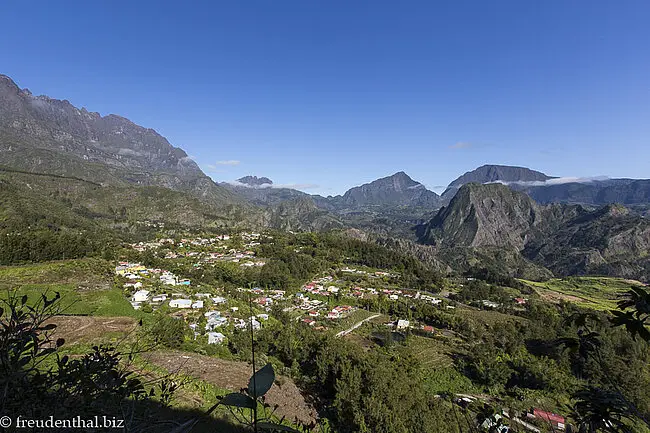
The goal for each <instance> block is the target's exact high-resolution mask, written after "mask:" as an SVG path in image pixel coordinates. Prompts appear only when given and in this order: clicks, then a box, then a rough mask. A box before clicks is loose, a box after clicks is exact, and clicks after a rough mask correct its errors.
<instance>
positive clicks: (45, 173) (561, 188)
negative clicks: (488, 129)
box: [0, 75, 650, 278]
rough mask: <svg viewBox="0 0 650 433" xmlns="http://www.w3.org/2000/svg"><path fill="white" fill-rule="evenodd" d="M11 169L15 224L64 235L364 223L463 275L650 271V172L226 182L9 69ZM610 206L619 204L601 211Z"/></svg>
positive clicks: (2, 124) (5, 187) (4, 127)
mask: <svg viewBox="0 0 650 433" xmlns="http://www.w3.org/2000/svg"><path fill="white" fill-rule="evenodd" d="M0 171H1V173H3V174H2V176H1V177H2V178H1V179H0V181H1V182H0V187H1V188H0V192H1V193H2V197H3V204H4V205H5V206H4V207H5V211H4V214H3V215H4V217H5V225H7V226H8V223H6V221H13V222H14V223H16V224H18V223H19V222H20V218H21V215H22V214H25V212H27V213H30V214H33V215H34V218H33V220H34V221H35V223H37V222H38V221H56V223H55V224H54V225H53V224H52V223H48V224H49V226H47V227H54V226H56V227H57V229H58V228H65V227H68V228H71V227H80V226H83V227H85V229H88V230H96V229H100V228H101V229H102V230H103V229H105V228H107V227H110V228H112V227H115V226H116V225H124V224H126V223H127V222H128V221H142V220H154V221H165V222H167V223H173V224H180V225H191V226H197V227H206V226H226V225H227V226H245V225H248V226H256V227H273V228H279V229H282V230H306V231H309V230H331V229H351V228H354V229H360V230H361V231H362V232H363V233H365V235H366V236H374V237H378V238H379V237H383V238H387V237H388V238H402V239H407V240H409V242H412V241H417V242H419V243H420V244H428V245H432V247H426V248H433V249H432V250H431V251H433V253H432V254H435V255H436V259H435V260H441V261H443V262H444V263H446V264H447V265H449V266H450V268H451V269H456V270H462V269H466V268H467V266H468V263H475V262H476V260H479V261H483V262H490V263H493V264H494V263H497V262H500V263H501V266H506V265H507V266H506V267H507V268H508V269H506V271H507V272H510V273H515V274H517V273H519V274H526V273H531V272H532V273H533V274H537V275H550V272H553V273H558V274H583V273H606V274H617V275H621V276H626V277H639V278H640V277H644V278H645V277H648V275H649V273H650V265H648V263H649V262H648V259H647V257H648V251H649V250H650V229H649V227H648V220H647V219H645V218H644V217H643V214H644V213H647V212H648V209H649V208H650V180H634V179H602V178H597V179H572V178H560V177H555V176H551V175H547V174H545V173H541V172H538V171H534V170H531V169H528V168H525V167H512V166H503V165H484V166H481V167H478V168H477V169H475V170H473V171H470V172H467V173H465V174H463V175H461V176H459V177H458V178H457V179H455V180H453V181H452V182H451V183H450V184H449V186H448V187H447V189H446V190H445V192H444V193H443V194H442V196H440V195H438V194H436V193H435V192H433V191H430V190H428V189H427V188H426V187H425V186H424V185H423V184H422V183H420V182H418V181H417V180H414V179H412V178H411V177H409V176H408V175H407V174H406V173H405V172H403V171H399V172H396V173H395V174H393V175H390V176H387V177H384V178H381V179H377V180H375V181H372V182H369V183H366V184H363V185H360V186H355V187H352V188H350V189H349V190H348V191H347V192H346V193H345V194H343V195H340V196H329V197H323V196H319V195H310V194H307V193H305V192H302V191H298V190H296V189H292V188H287V187H283V186H282V185H276V184H274V183H273V181H272V180H271V179H269V178H267V177H263V176H261V177H257V176H260V175H261V174H263V173H257V174H256V175H250V176H245V177H242V178H240V179H238V180H237V181H236V182H222V183H219V184H217V183H215V182H214V181H213V180H212V179H211V178H210V177H208V176H207V175H206V174H204V173H203V171H202V170H201V169H200V168H199V166H198V165H197V164H196V163H195V162H194V161H192V160H191V159H190V158H189V157H188V156H187V154H186V153H185V151H183V150H182V149H180V148H178V147H174V146H173V145H172V144H170V143H169V142H168V141H167V140H166V139H165V138H164V137H162V136H161V135H160V134H158V133H157V132H156V131H154V130H153V129H148V128H144V127H141V126H138V125H136V124H134V123H132V122H131V121H129V120H128V119H125V118H123V117H120V116H116V115H107V116H100V115H99V114H97V113H93V112H89V111H87V110H86V109H84V108H81V109H78V108H76V107H74V106H73V105H72V104H70V103H69V102H68V101H65V100H64V101H60V100H56V99H51V98H49V97H46V96H33V95H32V94H31V92H29V91H28V90H26V89H22V90H21V89H20V88H19V87H18V86H17V85H16V84H15V83H14V82H13V81H12V80H11V79H10V78H9V77H7V76H4V75H0ZM46 203H47V205H46V209H45V208H42V206H41V205H42V204H46ZM615 203H619V204H622V205H625V206H627V208H624V207H620V206H613V204H615ZM602 205H609V206H606V207H604V208H597V207H598V206H602ZM70 206H72V211H70V210H65V211H64V209H66V208H69V207H70ZM630 209H632V210H633V212H631V211H630ZM71 212H72V213H71ZM12 224H13V223H12ZM44 227H45V226H44ZM414 228H415V229H414ZM48 229H49V228H48ZM400 245H403V244H400ZM408 248H411V249H415V250H418V249H419V250H421V251H424V250H423V249H422V248H425V247H422V248H421V247H419V246H413V245H411V246H409V247H408ZM495 249H497V250H498V251H496V250H495ZM427 251H429V250H427ZM427 254H429V253H427ZM504 254H505V256H504ZM477 257H478V259H477ZM499 257H501V258H500V259H499ZM503 257H506V259H503Z"/></svg>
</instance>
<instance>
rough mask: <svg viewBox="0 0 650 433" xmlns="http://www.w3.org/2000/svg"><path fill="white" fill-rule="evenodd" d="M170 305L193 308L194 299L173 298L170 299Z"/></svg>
mask: <svg viewBox="0 0 650 433" xmlns="http://www.w3.org/2000/svg"><path fill="white" fill-rule="evenodd" d="M169 306H170V307H172V308H191V307H192V301H191V300H190V299H172V300H171V301H169Z"/></svg>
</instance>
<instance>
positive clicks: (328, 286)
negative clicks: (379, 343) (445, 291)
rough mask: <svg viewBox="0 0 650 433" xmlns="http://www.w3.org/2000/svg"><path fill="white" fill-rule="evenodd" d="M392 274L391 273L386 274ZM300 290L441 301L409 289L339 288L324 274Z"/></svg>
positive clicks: (332, 279) (432, 301) (434, 303)
mask: <svg viewBox="0 0 650 433" xmlns="http://www.w3.org/2000/svg"><path fill="white" fill-rule="evenodd" d="M342 271H349V272H357V273H366V274H367V273H368V272H366V271H363V270H356V269H350V268H343V269H342ZM375 274H388V273H386V272H375ZM388 275H391V276H394V275H393V274H388ZM302 291H304V292H307V293H310V294H312V295H318V296H331V295H342V296H348V297H352V298H357V299H362V298H366V297H372V296H377V295H379V294H383V295H384V296H386V297H387V298H388V299H390V300H393V301H397V300H399V299H400V298H411V299H417V300H420V301H423V302H427V303H430V304H433V305H439V304H440V303H442V300H441V299H438V298H435V297H433V296H431V295H427V294H424V293H421V292H419V291H414V290H409V289H375V288H373V287H360V286H355V287H352V288H341V287H338V286H336V285H334V278H333V277H332V276H326V277H322V278H317V279H314V280H313V281H310V282H308V283H306V284H305V285H304V286H303V287H302Z"/></svg>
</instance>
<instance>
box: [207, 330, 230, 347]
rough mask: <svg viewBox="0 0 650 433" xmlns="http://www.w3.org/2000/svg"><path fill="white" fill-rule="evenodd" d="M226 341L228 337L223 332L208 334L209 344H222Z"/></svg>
mask: <svg viewBox="0 0 650 433" xmlns="http://www.w3.org/2000/svg"><path fill="white" fill-rule="evenodd" d="M225 340H226V336H225V335H223V334H222V333H221V332H208V344H221V343H223V342H224V341H225Z"/></svg>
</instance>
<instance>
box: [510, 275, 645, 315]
mask: <svg viewBox="0 0 650 433" xmlns="http://www.w3.org/2000/svg"><path fill="white" fill-rule="evenodd" d="M521 282H522V283H524V284H527V285H528V286H530V287H532V288H533V289H535V291H537V293H539V295H540V296H541V297H542V298H543V299H545V300H547V301H551V302H559V301H561V300H565V301H569V302H575V303H576V304H579V305H581V306H583V307H587V308H592V309H595V310H611V309H614V308H616V302H617V301H618V299H619V295H620V294H621V293H623V292H625V291H626V290H628V289H629V288H630V287H631V286H633V285H640V284H641V283H639V282H637V281H631V280H625V279H622V278H605V277H567V278H561V279H560V278H554V279H552V280H548V281H545V282H541V283H540V282H535V281H527V280H521Z"/></svg>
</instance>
